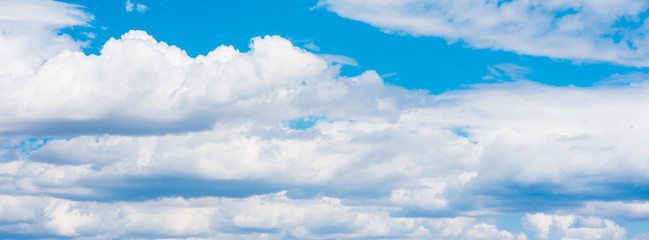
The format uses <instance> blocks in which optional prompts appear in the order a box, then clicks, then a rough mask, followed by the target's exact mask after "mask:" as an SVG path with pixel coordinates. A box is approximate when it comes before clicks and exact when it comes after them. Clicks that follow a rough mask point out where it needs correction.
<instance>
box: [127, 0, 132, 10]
mask: <svg viewBox="0 0 649 240" xmlns="http://www.w3.org/2000/svg"><path fill="white" fill-rule="evenodd" d="M125 4H126V11H127V12H132V11H133V3H132V2H131V0H126V3H125Z"/></svg>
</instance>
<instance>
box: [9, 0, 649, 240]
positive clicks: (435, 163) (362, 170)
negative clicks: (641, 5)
mask: <svg viewBox="0 0 649 240" xmlns="http://www.w3.org/2000/svg"><path fill="white" fill-rule="evenodd" d="M28 3H30V4H31V3H33V4H38V5H39V6H47V7H48V8H47V9H46V10H47V12H51V13H50V14H53V16H54V15H55V16H58V17H56V20H47V19H46V20H42V21H41V20H38V21H37V20H34V19H22V18H18V17H15V18H13V19H8V20H2V21H3V22H2V23H3V25H2V27H7V26H22V25H25V24H27V25H34V26H39V27H36V28H31V29H29V30H24V31H7V32H3V33H4V34H3V35H2V36H1V37H2V38H1V39H0V41H3V42H6V43H8V44H14V45H6V46H7V47H6V49H10V50H11V51H15V52H12V53H13V54H14V55H15V56H17V57H18V58H17V61H18V62H21V61H22V62H24V64H22V65H21V66H22V67H21V68H15V67H12V66H11V65H10V64H11V63H10V62H2V64H0V69H8V70H6V71H5V72H3V73H2V75H0V76H1V79H2V82H1V84H2V85H0V86H1V87H0V146H1V148H0V234H2V235H4V236H8V237H35V238H48V237H74V238H206V239H210V238H234V239H238V238H241V239H245V238H250V239H260V238H261V239H264V238H265V239H284V238H415V239H416V238H419V239H430V238H434V239H528V238H533V239H561V238H577V239H627V238H632V237H641V236H643V235H632V234H628V233H627V231H626V230H625V229H624V228H623V227H621V226H620V224H618V223H617V222H616V221H637V220H645V219H647V218H648V217H649V211H646V209H647V205H648V204H649V202H647V201H646V200H645V199H644V197H645V196H646V193H647V190H648V189H649V185H648V184H647V182H649V181H647V180H648V179H649V162H647V159H649V150H647V148H646V146H645V144H644V143H645V142H648V141H649V139H648V138H649V121H647V120H648V119H649V113H646V112H645V111H642V109H647V108H649V106H648V105H649V98H648V97H647V96H649V94H648V93H649V85H648V84H647V82H646V81H644V80H638V79H637V78H638V76H637V75H633V76H631V77H633V79H634V81H631V82H629V84H626V85H620V84H615V85H608V84H601V85H598V86H596V87H589V88H577V87H553V86H546V85H542V84H538V83H534V82H529V81H526V80H524V79H519V78H520V77H517V78H516V79H517V80H515V81H511V82H503V83H498V84H487V85H476V86H474V87H473V88H472V89H467V90H457V91H451V92H447V93H443V94H438V95H431V94H427V93H426V92H425V91H413V90H406V89H403V88H400V87H397V86H390V85H386V84H385V83H384V82H383V80H382V79H381V78H380V77H379V76H378V75H377V74H376V73H375V72H373V71H368V72H365V73H363V74H361V75H358V76H342V75H341V74H340V71H339V68H340V65H338V64H336V63H335V62H332V61H331V60H329V59H327V58H326V57H323V56H321V55H316V54H313V53H310V52H307V51H305V50H303V49H300V48H298V47H295V46H293V44H291V42H290V41H288V40H286V39H283V38H281V37H279V36H265V37H257V38H253V39H252V41H251V44H250V50H249V51H247V52H242V51H239V50H237V49H234V48H233V47H230V46H220V47H218V48H216V49H215V50H213V51H211V52H209V53H208V54H206V55H202V56H198V57H195V58H192V57H189V56H187V54H186V53H185V52H184V51H183V50H182V49H179V48H177V47H175V46H169V45H168V44H166V43H164V42H161V41H158V40H156V39H154V38H153V37H152V36H150V35H149V34H147V33H146V32H144V31H130V32H128V33H125V34H124V35H123V36H122V37H121V38H119V39H111V40H109V41H107V42H106V43H105V45H104V47H103V49H102V50H101V53H100V54H99V55H85V54H83V53H81V52H79V51H78V49H79V47H80V46H82V44H81V43H78V42H75V41H74V40H72V39H71V38H70V37H69V36H67V35H64V34H62V35H58V34H56V31H57V29H58V28H61V27H65V26H71V25H80V24H86V22H87V21H89V20H90V19H91V17H90V16H89V15H88V14H86V13H83V12H82V11H80V10H79V8H78V6H74V5H67V4H61V3H57V2H42V1H31V2H28ZM44 3H47V4H44ZM48 4H49V5H48ZM64 17H68V18H69V19H68V20H65V21H63V20H60V18H64ZM54 35H56V36H57V37H53V38H52V37H51V36H54ZM33 36H41V38H37V39H41V40H39V41H37V42H32V43H29V44H30V46H32V45H33V47H32V48H30V49H31V50H22V51H21V50H20V48H19V46H23V45H24V44H25V43H23V42H18V41H13V42H12V41H9V40H10V39H18V38H31V37H33ZM45 36H50V37H47V38H46V37H45ZM59 39H65V41H64V42H65V43H66V44H63V45H56V44H47V43H49V41H54V42H55V43H58V41H59ZM54 47H56V48H54ZM41 48H42V49H47V51H51V53H50V54H49V55H36V54H35V53H34V51H33V50H34V49H35V50H38V49H41ZM7 51H8V50H7ZM38 51H41V50H38ZM43 51H45V50H43ZM22 56H24V57H25V59H23V58H22ZM33 56H39V57H40V58H39V59H41V60H40V61H32V60H33V59H31V58H33ZM4 60H6V59H5V58H3V61H4ZM12 63H13V62H12ZM503 66H509V67H510V68H511V67H512V66H510V65H503ZM503 66H500V68H502V67H503ZM495 67H498V66H495ZM514 69H519V68H515V67H514ZM622 78H624V76H616V79H622ZM296 121H297V122H301V123H302V124H303V125H304V126H302V127H295V126H296V125H295V124H294V123H295V122H296ZM306 123H308V124H306ZM502 214H520V215H522V216H523V217H522V219H521V226H522V229H524V230H525V231H511V230H503V229H501V228H499V226H497V224H495V223H494V222H493V221H492V220H490V218H493V217H498V216H500V215H502Z"/></svg>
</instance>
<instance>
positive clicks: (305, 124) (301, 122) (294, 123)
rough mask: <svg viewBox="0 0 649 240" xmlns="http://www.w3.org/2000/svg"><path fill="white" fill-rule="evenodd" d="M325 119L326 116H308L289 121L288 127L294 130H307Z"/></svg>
mask: <svg viewBox="0 0 649 240" xmlns="http://www.w3.org/2000/svg"><path fill="white" fill-rule="evenodd" d="M322 119H324V116H307V117H301V118H296V119H293V120H289V121H288V127H290V128H291V129H294V130H305V129H309V128H311V127H313V126H314V125H315V124H316V122H318V121H319V120H322Z"/></svg>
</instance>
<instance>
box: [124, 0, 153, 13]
mask: <svg viewBox="0 0 649 240" xmlns="http://www.w3.org/2000/svg"><path fill="white" fill-rule="evenodd" d="M148 9H149V7H147V6H146V5H144V4H140V3H137V4H134V3H132V2H131V0H126V11H127V12H133V10H136V11H138V12H141V13H143V12H146V10H148Z"/></svg>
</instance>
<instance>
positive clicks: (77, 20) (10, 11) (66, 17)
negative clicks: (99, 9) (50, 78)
mask: <svg viewBox="0 0 649 240" xmlns="http://www.w3.org/2000/svg"><path fill="white" fill-rule="evenodd" d="M92 19H93V16H92V15H90V14H88V13H86V12H84V11H83V10H81V9H80V6H78V5H73V4H68V3H61V2H54V1H46V0H25V1H11V0H2V1H0V31H1V32H2V34H0V56H2V57H1V58H0V79H2V80H3V81H2V82H6V81H8V80H6V78H19V77H22V76H25V75H27V74H31V73H33V72H34V71H35V69H38V68H39V67H40V65H41V64H43V62H44V61H46V60H47V59H49V58H51V57H53V56H54V55H56V54H58V53H59V52H60V51H61V50H63V49H70V50H78V49H79V48H80V46H82V45H83V43H82V42H79V41H75V40H73V39H72V38H71V37H70V36H68V35H65V34H58V29H60V28H63V27H66V26H77V25H86V24H87V22H88V21H90V20H92ZM0 86H4V85H0Z"/></svg>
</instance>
